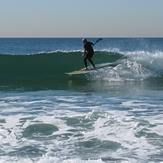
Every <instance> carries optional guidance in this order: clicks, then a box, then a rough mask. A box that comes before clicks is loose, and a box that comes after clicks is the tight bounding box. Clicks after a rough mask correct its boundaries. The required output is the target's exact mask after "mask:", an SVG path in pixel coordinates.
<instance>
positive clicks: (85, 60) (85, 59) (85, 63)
mask: <svg viewBox="0 0 163 163" xmlns="http://www.w3.org/2000/svg"><path fill="white" fill-rule="evenodd" d="M83 61H84V65H85V69H86V70H87V56H85V57H84V59H83Z"/></svg>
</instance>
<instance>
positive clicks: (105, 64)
mask: <svg viewBox="0 0 163 163" xmlns="http://www.w3.org/2000/svg"><path fill="white" fill-rule="evenodd" d="M109 66H111V64H109V63H104V64H99V65H98V66H96V68H95V69H88V70H85V69H81V70H76V71H72V72H66V73H65V74H67V75H80V74H89V73H92V72H95V71H97V70H99V69H102V68H105V67H109Z"/></svg>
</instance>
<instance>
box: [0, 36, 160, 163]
mask: <svg viewBox="0 0 163 163" xmlns="http://www.w3.org/2000/svg"><path fill="white" fill-rule="evenodd" d="M96 39H97V38H88V40H89V41H92V42H95V41H96ZM94 49H95V54H94V57H93V61H94V62H95V64H96V66H98V65H101V64H110V66H109V67H104V68H103V69H99V70H97V71H94V72H92V73H90V74H87V75H76V76H68V75H66V74H65V72H70V71H74V70H78V69H81V68H83V67H84V64H83V60H82V57H81V55H82V52H83V45H82V42H81V38H0V163H19V162H20V163H163V39H162V38H103V39H102V41H100V42H98V43H97V44H96V45H95V46H94Z"/></svg>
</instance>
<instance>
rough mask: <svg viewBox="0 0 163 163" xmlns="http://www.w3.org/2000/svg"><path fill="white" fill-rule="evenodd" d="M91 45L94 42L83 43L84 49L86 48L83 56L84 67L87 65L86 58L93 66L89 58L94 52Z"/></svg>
mask: <svg viewBox="0 0 163 163" xmlns="http://www.w3.org/2000/svg"><path fill="white" fill-rule="evenodd" d="M93 45H94V44H93V43H92V42H86V43H84V49H85V50H86V54H85V56H84V65H85V67H87V59H88V60H89V62H90V63H91V64H92V66H93V67H95V65H94V63H93V61H92V60H91V58H92V57H93V54H94V50H93V48H92V46H93Z"/></svg>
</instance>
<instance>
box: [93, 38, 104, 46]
mask: <svg viewBox="0 0 163 163" xmlns="http://www.w3.org/2000/svg"><path fill="white" fill-rule="evenodd" d="M101 40H102V38H98V39H97V40H96V42H95V43H94V45H95V44H96V43H98V42H100V41H101Z"/></svg>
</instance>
